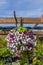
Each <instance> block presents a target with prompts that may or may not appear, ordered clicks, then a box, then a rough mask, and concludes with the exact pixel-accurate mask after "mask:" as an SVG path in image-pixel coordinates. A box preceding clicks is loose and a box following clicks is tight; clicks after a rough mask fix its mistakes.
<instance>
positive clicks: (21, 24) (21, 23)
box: [20, 17, 23, 27]
mask: <svg viewBox="0 0 43 65" xmlns="http://www.w3.org/2000/svg"><path fill="white" fill-rule="evenodd" d="M20 26H21V27H22V26H23V22H22V17H21V18H20Z"/></svg>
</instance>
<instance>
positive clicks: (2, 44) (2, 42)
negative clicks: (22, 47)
mask: <svg viewBox="0 0 43 65" xmlns="http://www.w3.org/2000/svg"><path fill="white" fill-rule="evenodd" d="M6 44H7V41H6V39H5V38H0V48H2V47H6Z"/></svg>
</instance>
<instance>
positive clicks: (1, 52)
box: [0, 47, 10, 56]
mask: <svg viewBox="0 0 43 65" xmlns="http://www.w3.org/2000/svg"><path fill="white" fill-rule="evenodd" d="M9 53H10V52H9V50H8V49H7V48H6V47H4V48H0V56H5V55H7V54H9Z"/></svg>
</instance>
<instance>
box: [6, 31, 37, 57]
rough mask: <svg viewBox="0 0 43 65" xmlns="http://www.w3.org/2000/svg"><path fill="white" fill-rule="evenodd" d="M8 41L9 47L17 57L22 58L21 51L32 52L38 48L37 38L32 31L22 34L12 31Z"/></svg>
mask: <svg viewBox="0 0 43 65" xmlns="http://www.w3.org/2000/svg"><path fill="white" fill-rule="evenodd" d="M6 39H7V47H8V48H9V50H10V52H11V53H12V54H13V53H15V55H16V56H20V53H21V51H27V50H28V51H31V50H32V48H33V47H34V46H36V41H35V40H36V36H34V35H33V32H32V31H29V32H20V31H18V30H17V31H14V30H10V31H9V34H8V35H7V37H6Z"/></svg>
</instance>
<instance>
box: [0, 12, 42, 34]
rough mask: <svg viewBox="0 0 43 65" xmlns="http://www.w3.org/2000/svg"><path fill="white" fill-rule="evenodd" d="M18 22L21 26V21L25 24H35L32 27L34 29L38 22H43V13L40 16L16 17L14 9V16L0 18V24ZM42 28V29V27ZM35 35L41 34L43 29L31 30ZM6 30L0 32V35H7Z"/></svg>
mask: <svg viewBox="0 0 43 65" xmlns="http://www.w3.org/2000/svg"><path fill="white" fill-rule="evenodd" d="M17 23H20V24H21V26H23V23H25V24H35V25H34V27H33V28H32V30H33V29H35V28H37V25H38V24H43V15H42V16H41V17H40V18H23V17H19V18H17V17H16V14H15V11H14V17H13V18H0V24H16V27H17ZM42 30H43V29H42ZM33 33H34V34H35V35H43V31H41V30H40V31H39V30H38V31H33ZM7 34H8V31H6V32H0V35H7Z"/></svg>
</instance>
